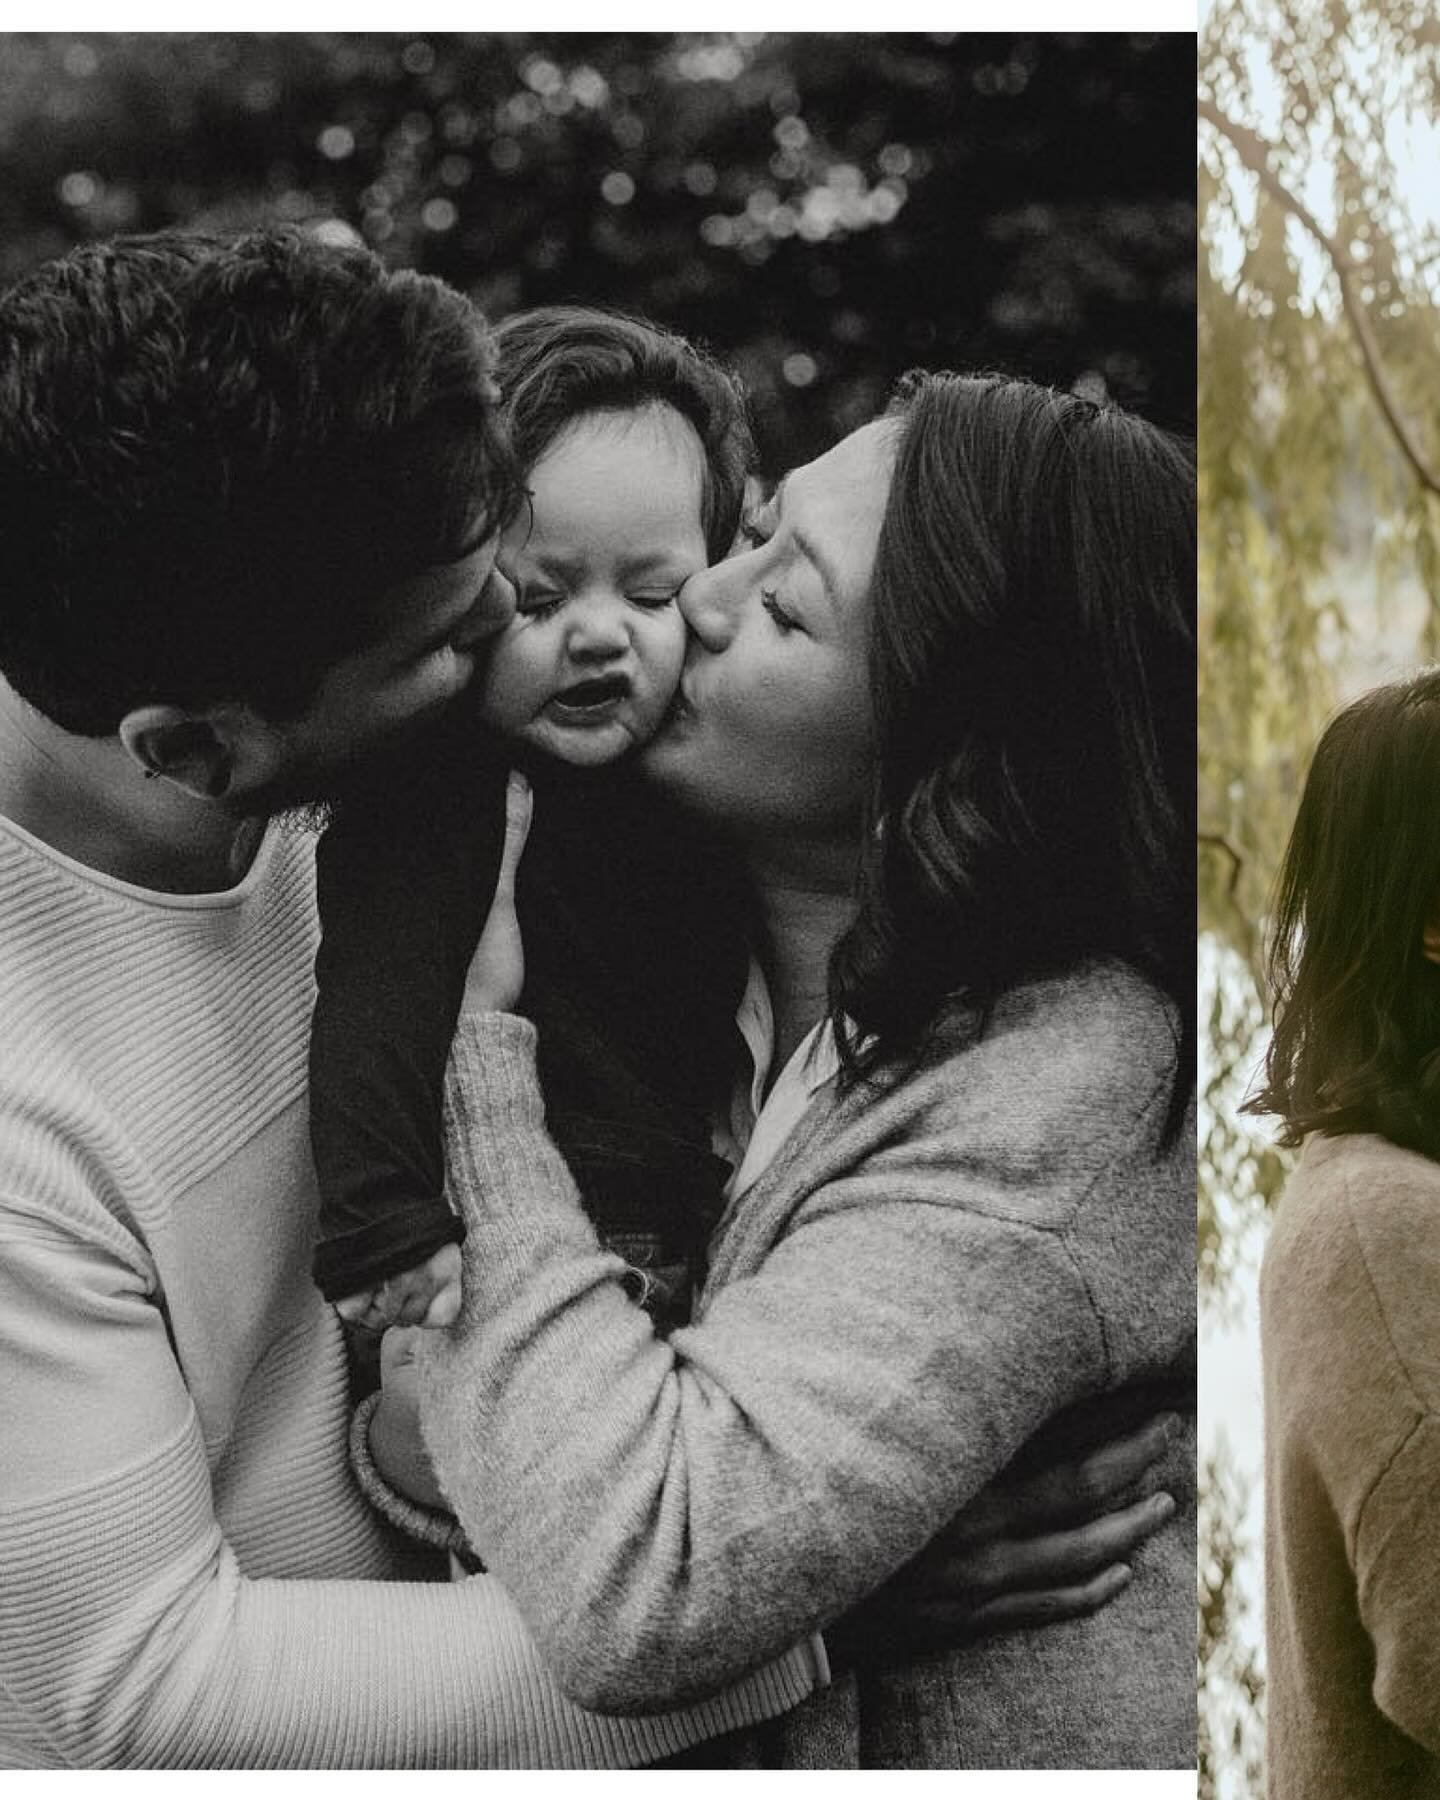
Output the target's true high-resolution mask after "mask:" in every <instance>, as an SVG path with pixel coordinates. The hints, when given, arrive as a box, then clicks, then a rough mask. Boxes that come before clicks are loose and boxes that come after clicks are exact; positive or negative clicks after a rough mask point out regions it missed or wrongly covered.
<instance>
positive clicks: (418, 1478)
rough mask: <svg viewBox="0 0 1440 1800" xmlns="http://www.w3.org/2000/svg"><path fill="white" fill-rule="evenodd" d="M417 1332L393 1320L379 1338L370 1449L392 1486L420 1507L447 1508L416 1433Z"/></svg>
mask: <svg viewBox="0 0 1440 1800" xmlns="http://www.w3.org/2000/svg"><path fill="white" fill-rule="evenodd" d="M422 1332H423V1327H421V1326H418V1325H397V1326H395V1327H393V1328H392V1329H391V1330H390V1331H387V1332H386V1333H385V1336H384V1337H383V1338H382V1339H381V1342H380V1401H379V1404H378V1405H377V1406H376V1408H375V1411H374V1413H373V1414H372V1416H371V1419H370V1454H371V1456H372V1457H373V1458H374V1461H375V1467H376V1468H377V1469H378V1470H379V1471H380V1473H381V1474H382V1475H383V1476H384V1477H385V1479H386V1481H388V1482H389V1484H390V1486H391V1487H393V1488H395V1489H397V1490H398V1491H399V1492H400V1493H402V1494H404V1495H405V1496H406V1497H407V1498H408V1499H411V1500H414V1501H416V1502H418V1504H419V1505H421V1506H428V1507H430V1508H432V1509H433V1510H434V1511H436V1512H448V1511H449V1510H450V1502H449V1501H448V1500H447V1499H446V1498H445V1496H444V1494H443V1493H442V1492H441V1491H440V1484H439V1482H438V1481H436V1479H435V1471H434V1469H432V1468H431V1466H430V1454H429V1452H428V1451H427V1450H426V1448H425V1443H424V1440H423V1439H422V1438H421V1436H420V1370H419V1365H418V1362H417V1355H418V1351H419V1347H420V1343H421V1340H422Z"/></svg>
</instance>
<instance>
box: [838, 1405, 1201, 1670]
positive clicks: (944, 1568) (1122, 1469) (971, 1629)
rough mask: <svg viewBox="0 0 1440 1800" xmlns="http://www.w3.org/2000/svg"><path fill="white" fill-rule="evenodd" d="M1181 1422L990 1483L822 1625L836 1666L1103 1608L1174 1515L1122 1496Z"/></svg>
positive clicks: (1169, 1420)
mask: <svg viewBox="0 0 1440 1800" xmlns="http://www.w3.org/2000/svg"><path fill="white" fill-rule="evenodd" d="M1177 1424H1178V1421H1177V1420H1176V1419H1175V1418H1174V1417H1173V1415H1167V1416H1163V1417H1161V1418H1159V1419H1154V1420H1152V1421H1150V1422H1149V1423H1148V1424H1146V1425H1144V1426H1142V1427H1141V1428H1140V1430H1138V1431H1135V1432H1132V1433H1131V1434H1130V1435H1129V1436H1128V1437H1122V1438H1116V1439H1114V1440H1113V1441H1111V1442H1109V1443H1106V1444H1102V1445H1101V1446H1100V1448H1099V1449H1098V1450H1093V1451H1091V1452H1090V1453H1089V1454H1088V1455H1087V1456H1085V1457H1083V1458H1081V1459H1080V1460H1079V1461H1072V1462H1060V1463H1054V1464H1052V1465H1051V1466H1050V1467H1048V1468H1046V1469H1042V1470H1040V1471H1039V1472H1038V1473H1036V1474H1032V1475H1027V1476H1024V1477H1020V1478H1006V1477H1001V1478H1000V1479H999V1480H997V1481H995V1482H993V1483H992V1484H991V1486H990V1487H988V1488H986V1490H985V1491H984V1493H983V1494H980V1495H979V1496H977V1498H976V1499H975V1500H973V1501H972V1502H971V1503H970V1505H969V1506H967V1507H966V1508H965V1510H964V1511H963V1512H961V1513H958V1514H957V1515H956V1516H955V1518H954V1519H952V1520H951V1522H950V1523H949V1525H947V1526H946V1527H945V1529H944V1530H943V1531H942V1532H940V1534H939V1535H938V1536H937V1537H936V1538H934V1539H933V1540H932V1541H931V1543H930V1544H928V1545H927V1546H926V1548H925V1549H924V1550H923V1551H922V1552H921V1553H920V1555H919V1556H917V1557H916V1558H915V1560H914V1561H913V1562H910V1563H907V1564H906V1566H905V1567H904V1568H903V1569H901V1570H900V1571H899V1572H898V1573H897V1574H895V1575H894V1576H892V1577H891V1579H890V1580H889V1581H887V1582H886V1583H885V1585H884V1587H882V1588H881V1589H880V1590H879V1591H878V1592H877V1593H874V1594H872V1595H871V1596H870V1598H869V1599H868V1600H865V1601H863V1602H862V1603H861V1605H859V1606H858V1607H856V1608H855V1609H854V1610H853V1611H852V1612H850V1613H848V1614H847V1615H846V1616H845V1618H844V1619H842V1620H840V1621H839V1623H838V1624H837V1625H835V1626H834V1627H829V1628H827V1629H826V1632H825V1642H826V1644H827V1645H828V1646H830V1648H831V1649H832V1651H833V1652H834V1655H835V1659H836V1661H837V1662H838V1663H840V1664H841V1665H843V1666H850V1665H853V1664H856V1663H868V1662H886V1663H893V1662H895V1661H905V1660H908V1659H909V1658H911V1657H915V1656H923V1655H926V1654H928V1653H930V1652H933V1651H937V1650H945V1649H949V1648H951V1647H952V1646H953V1645H955V1644H960V1643H965V1642H967V1641H968V1640H969V1639H971V1638H976V1637H984V1636H986V1635H988V1634H989V1633H991V1632H997V1631H1018V1630H1021V1629H1023V1628H1025V1627H1027V1626H1037V1625H1053V1624H1055V1623H1057V1622H1058V1621H1059V1620H1062V1619H1075V1618H1080V1617H1082V1616H1083V1615H1084V1614H1086V1613H1091V1612H1096V1611H1098V1610H1099V1608H1100V1607H1102V1606H1104V1605H1105V1604H1106V1603H1107V1602H1108V1601H1110V1600H1113V1599H1114V1598H1115V1596H1116V1595H1117V1594H1118V1593H1119V1592H1120V1591H1121V1590H1122V1589H1123V1588H1124V1587H1125V1586H1126V1584H1127V1583H1128V1582H1129V1580H1130V1577H1131V1570H1130V1564H1129V1560H1128V1559H1129V1558H1130V1557H1132V1556H1133V1555H1134V1553H1135V1552H1136V1550H1138V1549H1139V1547H1140V1546H1141V1545H1142V1544H1143V1543H1144V1542H1145V1540H1146V1539H1147V1538H1149V1537H1151V1536H1153V1535H1154V1533H1155V1532H1157V1531H1158V1530H1159V1529H1160V1527H1161V1526H1162V1525H1163V1524H1164V1523H1165V1522H1166V1520H1167V1519H1169V1518H1170V1517H1171V1515H1172V1514H1173V1513H1174V1511H1175V1501H1174V1499H1173V1498H1172V1497H1171V1496H1170V1495H1169V1494H1166V1493H1155V1494H1150V1495H1147V1496H1146V1497H1145V1498H1144V1499H1141V1500H1135V1501H1132V1502H1131V1503H1130V1504H1127V1505H1125V1506H1123V1507H1121V1506H1118V1504H1117V1503H1118V1502H1119V1500H1120V1499H1121V1497H1122V1496H1124V1495H1126V1494H1127V1493H1128V1492H1129V1491H1130V1490H1132V1489H1133V1488H1134V1486H1135V1484H1136V1483H1137V1482H1138V1481H1140V1480H1141V1479H1142V1478H1143V1477H1144V1475H1145V1473H1146V1471H1147V1470H1149V1469H1150V1468H1151V1466H1152V1465H1153V1464H1154V1463H1155V1462H1156V1461H1157V1459H1158V1458H1159V1457H1160V1456H1161V1455H1162V1454H1163V1453H1164V1451H1165V1449H1166V1446H1167V1445H1168V1444H1169V1443H1170V1442H1171V1441H1172V1439H1173V1435H1174V1432H1175V1430H1176V1427H1177ZM1112 1509H1113V1510H1112ZM1077 1520H1078V1521H1079V1522H1078V1523H1077Z"/></svg>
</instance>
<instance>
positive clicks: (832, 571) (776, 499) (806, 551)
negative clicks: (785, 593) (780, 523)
mask: <svg viewBox="0 0 1440 1800" xmlns="http://www.w3.org/2000/svg"><path fill="white" fill-rule="evenodd" d="M789 479H790V477H789V475H788V474H786V475H782V476H781V477H780V479H779V481H778V482H776V484H775V492H774V493H773V494H772V495H771V496H770V499H769V502H768V504H769V505H771V506H773V507H774V508H775V510H776V512H777V514H783V513H784V510H785V485H786V483H787V482H788V481H789ZM790 535H791V537H792V538H793V539H794V540H795V547H796V549H797V550H799V552H800V554H801V555H802V556H803V557H804V558H805V560H806V562H808V563H811V564H813V566H814V568H815V571H816V573H817V574H818V575H819V577H820V585H821V586H822V587H823V588H824V589H825V594H826V598H827V599H828V600H829V601H830V604H831V605H832V606H834V605H835V604H836V602H837V601H838V599H839V597H840V581H839V577H838V572H837V570H836V568H835V565H834V563H832V562H831V560H830V558H829V557H828V556H826V555H825V553H824V552H823V551H822V550H821V549H820V546H819V545H818V544H817V543H816V542H815V540H814V538H812V537H807V536H806V534H805V533H804V532H803V531H802V530H800V528H799V527H798V526H796V525H793V524H792V525H791V526H790Z"/></svg>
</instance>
